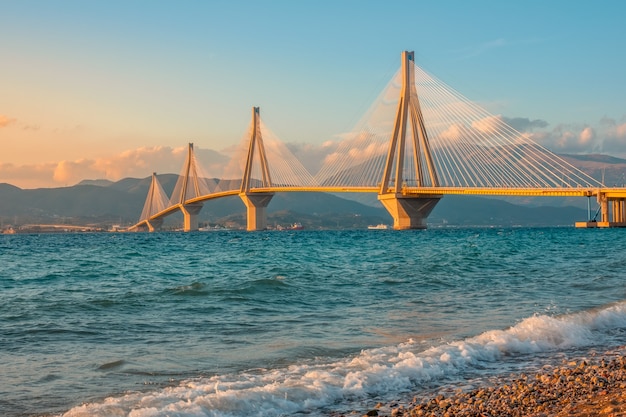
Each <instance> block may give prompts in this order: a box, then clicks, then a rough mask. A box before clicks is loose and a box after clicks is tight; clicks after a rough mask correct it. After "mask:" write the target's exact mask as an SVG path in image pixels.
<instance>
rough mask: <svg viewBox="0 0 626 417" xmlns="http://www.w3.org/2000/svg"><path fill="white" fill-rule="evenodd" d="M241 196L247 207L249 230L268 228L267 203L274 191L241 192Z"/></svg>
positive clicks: (247, 228)
mask: <svg viewBox="0 0 626 417" xmlns="http://www.w3.org/2000/svg"><path fill="white" fill-rule="evenodd" d="M239 197H240V198H241V199H242V200H243V203H244V204H245V205H246V208H247V213H246V215H247V219H248V220H247V227H246V230H248V231H249V232H253V231H257V230H265V229H267V211H266V209H267V205H268V204H269V203H270V201H271V200H272V197H274V193H241V194H239Z"/></svg>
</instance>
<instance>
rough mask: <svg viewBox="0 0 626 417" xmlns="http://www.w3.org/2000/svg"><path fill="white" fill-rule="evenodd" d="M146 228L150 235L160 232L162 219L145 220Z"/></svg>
mask: <svg viewBox="0 0 626 417" xmlns="http://www.w3.org/2000/svg"><path fill="white" fill-rule="evenodd" d="M146 226H148V231H149V232H151V233H152V232H154V231H156V230H161V226H163V219H154V220H146Z"/></svg>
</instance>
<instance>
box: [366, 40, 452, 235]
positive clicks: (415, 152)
mask: <svg viewBox="0 0 626 417" xmlns="http://www.w3.org/2000/svg"><path fill="white" fill-rule="evenodd" d="M414 61H415V53H414V52H409V51H404V52H402V68H401V71H402V88H401V90H400V100H399V102H398V110H397V112H396V118H395V123H394V127H393V131H392V135H391V141H390V143H389V151H388V153H387V160H386V162H385V170H384V171H383V177H382V181H381V183H380V190H379V192H378V200H379V201H380V202H381V203H382V204H383V206H385V208H386V209H387V211H388V212H389V214H391V216H392V217H393V228H394V229H396V230H404V229H425V228H426V218H427V217H428V215H429V214H430V212H431V211H432V209H433V208H434V207H435V205H436V204H437V203H438V202H439V199H441V197H442V195H438V194H433V195H420V196H415V195H408V194H407V193H405V192H404V190H405V188H406V187H407V185H409V184H410V185H413V184H414V185H415V186H417V187H423V186H428V187H437V186H439V181H438V179H437V172H436V170H435V164H434V162H433V158H432V155H431V152H430V145H429V143H428V134H427V132H426V127H425V125H424V117H423V115H422V110H421V108H420V104H419V98H418V95H417V89H416V87H415V63H414ZM409 124H410V126H411V131H410V133H411V137H412V142H410V143H409V145H410V146H409V148H410V149H411V150H412V154H411V155H410V156H409V157H408V158H407V155H406V149H407V140H406V137H407V128H408V125H409ZM408 160H412V162H413V164H412V166H408V167H407V166H405V162H406V161H408ZM409 173H411V174H410V175H411V176H414V178H413V177H411V178H408V177H407V175H409ZM407 183H409V184H407Z"/></svg>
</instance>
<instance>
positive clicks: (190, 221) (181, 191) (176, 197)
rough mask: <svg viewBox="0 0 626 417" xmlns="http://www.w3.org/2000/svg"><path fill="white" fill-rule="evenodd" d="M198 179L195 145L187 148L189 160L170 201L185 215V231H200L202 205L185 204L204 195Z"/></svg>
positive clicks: (186, 161) (191, 144)
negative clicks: (199, 220)
mask: <svg viewBox="0 0 626 417" xmlns="http://www.w3.org/2000/svg"><path fill="white" fill-rule="evenodd" d="M201 188H202V187H201V186H200V178H199V177H198V167H197V165H196V158H195V157H194V154H193V143H190V144H189V146H188V147H187V159H186V160H185V165H184V167H183V172H182V174H181V177H180V178H179V180H178V182H177V183H176V186H175V187H174V192H173V194H172V198H171V200H170V202H171V203H173V204H178V205H179V207H180V211H181V212H182V213H183V218H184V219H183V230H184V231H185V232H191V231H194V230H198V213H200V210H202V203H193V204H185V201H187V200H189V199H191V198H194V197H199V196H201V195H202V194H203V190H202V189H201Z"/></svg>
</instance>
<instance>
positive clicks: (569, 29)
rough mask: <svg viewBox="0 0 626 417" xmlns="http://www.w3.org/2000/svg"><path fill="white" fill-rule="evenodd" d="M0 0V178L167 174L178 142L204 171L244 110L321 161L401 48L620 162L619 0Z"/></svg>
mask: <svg viewBox="0 0 626 417" xmlns="http://www.w3.org/2000/svg"><path fill="white" fill-rule="evenodd" d="M0 6H1V9H0V10H1V11H0V39H2V48H1V50H2V61H1V62H2V65H1V67H0V68H1V69H0V75H1V78H0V183H10V184H13V185H16V186H19V187H22V188H37V187H60V186H66V185H74V184H76V183H77V182H79V181H81V180H83V179H109V180H112V181H116V180H119V179H122V178H125V177H135V178H143V177H147V176H149V175H150V174H151V173H152V172H153V171H157V172H159V173H178V172H179V170H180V167H181V165H182V163H183V161H184V157H185V149H186V145H187V143H188V142H193V143H194V144H195V149H196V152H197V155H198V158H199V159H200V161H201V162H202V163H204V164H206V165H207V166H210V165H211V164H218V165H219V164H224V163H225V162H226V161H228V159H229V155H230V152H231V151H232V150H233V149H234V147H235V146H236V145H237V144H239V143H240V141H241V140H242V138H243V137H244V136H245V134H246V132H247V129H248V126H249V119H250V109H251V108H252V107H253V106H260V107H261V109H262V114H263V120H264V123H266V124H267V125H268V126H269V127H270V128H271V129H272V131H273V132H274V134H275V135H276V136H277V137H278V138H279V139H280V140H281V141H282V142H284V143H287V144H289V145H290V146H291V148H292V150H294V151H296V152H295V153H296V154H298V152H297V150H302V149H306V150H307V152H308V155H309V158H318V159H319V158H322V157H323V156H325V154H326V152H330V151H331V150H332V149H334V148H333V147H332V146H328V144H329V143H332V142H337V141H340V140H341V138H342V134H343V133H344V132H346V131H349V130H350V129H351V128H352V127H353V126H354V125H355V124H356V123H357V122H358V120H359V119H360V118H361V116H362V115H363V114H364V113H365V112H366V111H367V110H368V108H369V107H370V105H371V104H372V102H373V101H374V99H375V98H376V97H377V96H378V94H379V93H380V91H381V90H382V89H383V88H384V87H385V85H386V84H387V82H388V81H389V80H390V79H391V77H392V76H393V74H394V73H395V72H396V70H397V69H398V67H399V65H400V61H399V58H400V53H401V52H402V51H403V50H414V51H415V57H416V58H415V61H416V64H417V65H419V66H420V67H422V68H424V69H426V70H427V71H429V72H430V73H432V74H434V75H436V76H437V77H438V78H439V79H441V80H443V81H444V82H445V83H446V84H448V85H449V86H451V87H453V88H454V89H456V90H457V91H459V92H460V93H461V94H463V95H464V96H465V97H467V98H469V99H470V100H473V101H475V102H476V103H478V104H479V105H480V106H482V107H484V108H485V109H487V110H488V111H489V112H491V113H492V114H496V115H501V117H502V118H504V119H505V120H506V121H508V123H510V124H511V125H512V126H513V127H514V128H516V129H518V130H520V131H523V132H528V133H529V135H531V136H532V138H533V139H534V140H535V141H538V142H539V143H541V144H542V145H544V146H546V147H547V148H549V149H551V150H553V151H555V152H557V153H605V154H610V155H614V156H622V157H624V156H626V82H625V81H624V68H626V65H625V60H626V58H625V56H624V53H623V49H624V45H626V31H625V30H624V29H623V16H624V14H625V12H626V3H623V2H620V1H605V2H600V3H597V2H596V3H593V2H591V3H589V2H588V3H586V4H585V7H581V5H580V3H577V2H571V1H550V2H546V1H538V0H532V1H525V2H515V3H511V2H502V1H480V2H466V1H438V2H421V1H414V0H410V1H397V2H382V1H379V2H374V1H371V2H368V1H362V0H361V1H340V2H337V1H323V0H316V1H270V2H259V1H238V2H228V1H185V2H174V1H170V2H166V1H148V0H144V1H141V0H136V1H132V2H127V1H116V0H108V1H89V2H85V1H79V0H76V1H63V0H59V1H47V0H39V1H37V0H32V1H31V0H22V1H2V2H0ZM302 153H304V152H302ZM304 163H305V165H306V164H307V161H304ZM308 163H309V164H311V165H315V164H314V162H312V161H308Z"/></svg>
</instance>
